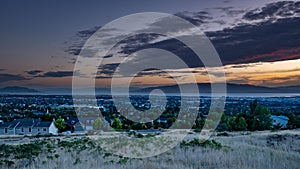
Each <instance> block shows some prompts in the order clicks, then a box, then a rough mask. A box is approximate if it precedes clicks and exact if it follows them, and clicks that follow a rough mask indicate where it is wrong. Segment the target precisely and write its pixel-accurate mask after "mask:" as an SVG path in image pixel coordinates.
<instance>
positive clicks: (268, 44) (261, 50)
mask: <svg viewBox="0 0 300 169" xmlns="http://www.w3.org/2000/svg"><path fill="white" fill-rule="evenodd" d="M299 27H300V18H299V17H295V18H284V19H279V20H278V21H276V22H271V21H265V22H261V23H258V24H256V25H251V24H246V25H241V26H237V27H234V28H227V29H224V30H222V31H217V32H207V33H206V35H207V36H208V37H210V38H211V41H212V43H213V45H214V46H215V48H216V49H217V51H218V53H219V55H220V57H221V60H222V61H223V64H235V63H253V62H259V61H280V60H288V59H298V58H300V56H299V53H300V51H299V50H295V48H297V47H300V38H299V37H300V29H298V28H299ZM278 49H284V50H285V52H281V53H280V52H276V51H278ZM291 56H292V57H291Z"/></svg>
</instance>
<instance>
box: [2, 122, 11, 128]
mask: <svg viewBox="0 0 300 169" xmlns="http://www.w3.org/2000/svg"><path fill="white" fill-rule="evenodd" d="M11 124H12V123H3V124H0V128H8V127H9V126H10V125H11Z"/></svg>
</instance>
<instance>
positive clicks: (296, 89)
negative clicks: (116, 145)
mask: <svg viewBox="0 0 300 169" xmlns="http://www.w3.org/2000/svg"><path fill="white" fill-rule="evenodd" d="M196 86H197V87H198V89H199V91H200V93H210V92H211V84H210V83H198V84H196ZM215 86H216V90H215V92H217V93H218V92H221V90H220V89H219V88H218V87H219V86H220V84H218V83H215ZM180 88H181V89H182V90H181V92H183V93H194V92H196V91H197V90H195V89H194V88H195V84H182V85H180ZM155 89H160V90H162V91H164V92H165V93H179V86H178V85H164V86H159V87H144V88H139V87H134V88H130V92H131V93H149V92H151V91H152V90H155ZM82 91H83V93H84V91H87V90H85V89H82ZM0 93H2V94H6V93H8V94H9V93H12V94H15V93H37V94H72V89H71V88H45V89H39V90H36V89H31V88H27V87H20V86H8V87H3V88H0ZM96 93H97V94H109V93H110V88H96ZM227 93H300V86H285V87H264V86H255V85H248V84H233V83H227Z"/></svg>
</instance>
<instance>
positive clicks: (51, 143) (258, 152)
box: [0, 130, 300, 169]
mask: <svg viewBox="0 0 300 169" xmlns="http://www.w3.org/2000/svg"><path fill="white" fill-rule="evenodd" d="M221 135H223V136H221ZM224 135H225V136H224ZM188 138H189V139H188V140H186V141H184V142H181V144H179V145H178V146H176V147H175V148H173V149H172V150H170V151H168V152H166V153H163V154H161V155H159V156H156V157H150V158H144V159H129V158H123V157H120V156H116V155H113V154H110V153H108V152H105V151H104V150H103V149H102V148H101V147H100V145H99V143H98V141H95V140H92V139H90V138H88V137H75V138H72V137H69V138H66V137H49V138H31V139H29V138H22V140H21V142H24V143H20V140H19V141H16V139H15V140H14V141H11V142H9V143H10V144H8V142H7V141H5V140H1V142H2V145H1V148H0V159H1V168H12V167H16V168H26V169H35V168H45V169H50V168H51V169H52V168H57V169H58V168H59V169H64V168H66V169H67V168H68V169H69V168H74V169H76V168H78V169H81V168H91V169H92V168H97V169H98V168H105V169H120V168H121V169H135V168H144V169H183V168H188V169H201V168H205V169H207V168H211V169H214V168H224V169H225V168H230V169H235V168H236V169H241V168H244V169H250V168H258V169H260V168H261V169H268V168H272V169H282V168H289V169H296V168H298V167H299V165H300V148H299V147H300V132H299V131H298V130H291V131H280V132H269V131H264V132H253V133H243V132H236V133H228V134H224V133H219V136H217V135H216V136H213V137H212V138H211V139H210V141H206V142H203V143H202V142H198V139H196V138H195V135H193V134H190V135H189V136H188Z"/></svg>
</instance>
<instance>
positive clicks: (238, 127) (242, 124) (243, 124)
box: [234, 116, 247, 131]
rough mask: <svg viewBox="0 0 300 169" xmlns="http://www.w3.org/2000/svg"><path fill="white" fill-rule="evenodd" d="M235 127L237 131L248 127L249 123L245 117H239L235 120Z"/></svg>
mask: <svg viewBox="0 0 300 169" xmlns="http://www.w3.org/2000/svg"><path fill="white" fill-rule="evenodd" d="M235 124H236V125H235V127H234V129H235V130H237V131H242V130H246V129H247V123H246V120H245V118H244V117H240V116H239V117H237V118H236V120H235Z"/></svg>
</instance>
